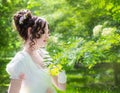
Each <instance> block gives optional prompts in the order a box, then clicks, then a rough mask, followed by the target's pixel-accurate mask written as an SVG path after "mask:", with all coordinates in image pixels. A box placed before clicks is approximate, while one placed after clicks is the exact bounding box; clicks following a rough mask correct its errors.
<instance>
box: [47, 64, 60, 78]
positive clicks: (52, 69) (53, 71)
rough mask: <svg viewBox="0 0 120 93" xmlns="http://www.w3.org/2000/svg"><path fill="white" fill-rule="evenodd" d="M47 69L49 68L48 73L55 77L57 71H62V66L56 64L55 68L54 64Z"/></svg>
mask: <svg viewBox="0 0 120 93" xmlns="http://www.w3.org/2000/svg"><path fill="white" fill-rule="evenodd" d="M48 68H49V73H50V74H51V75H52V76H57V75H58V73H59V71H61V70H62V65H60V64H58V65H56V66H55V65H54V64H51V65H50V66H49V67H48Z"/></svg>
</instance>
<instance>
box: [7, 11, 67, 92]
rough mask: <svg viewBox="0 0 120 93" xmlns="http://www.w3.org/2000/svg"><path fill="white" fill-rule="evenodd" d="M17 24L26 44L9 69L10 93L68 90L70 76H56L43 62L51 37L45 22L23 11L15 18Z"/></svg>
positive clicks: (60, 74) (61, 74)
mask: <svg viewBox="0 0 120 93" xmlns="http://www.w3.org/2000/svg"><path fill="white" fill-rule="evenodd" d="M14 23H15V26H16V29H17V31H18V33H19V35H20V36H21V37H22V38H23V40H24V41H25V43H24V47H23V50H21V51H19V52H18V53H16V55H15V56H14V58H13V59H12V60H11V61H10V63H8V65H7V68H6V70H7V72H8V74H9V75H10V78H11V82H10V86H9V89H8V93H56V91H55V88H54V87H53V85H54V86H56V87H57V88H58V89H60V90H65V89H66V75H65V73H64V72H60V73H59V74H58V75H57V76H52V75H51V74H50V73H48V71H47V67H46V66H45V62H43V57H42V56H41V55H42V54H41V53H42V52H39V51H38V50H39V49H40V47H45V45H46V42H47V40H48V37H49V28H48V23H47V21H46V20H45V19H43V18H40V17H37V16H33V15H32V14H31V12H30V11H29V10H20V11H18V12H17V13H16V14H15V15H14Z"/></svg>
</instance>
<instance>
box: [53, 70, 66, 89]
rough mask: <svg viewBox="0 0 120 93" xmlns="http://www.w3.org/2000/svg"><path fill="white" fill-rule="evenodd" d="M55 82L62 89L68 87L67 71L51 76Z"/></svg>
mask: <svg viewBox="0 0 120 93" xmlns="http://www.w3.org/2000/svg"><path fill="white" fill-rule="evenodd" d="M51 77H52V82H53V84H54V85H55V86H56V87H57V88H58V89H60V90H65V89H66V81H67V79H66V74H65V71H62V72H60V73H59V74H58V75H57V76H51Z"/></svg>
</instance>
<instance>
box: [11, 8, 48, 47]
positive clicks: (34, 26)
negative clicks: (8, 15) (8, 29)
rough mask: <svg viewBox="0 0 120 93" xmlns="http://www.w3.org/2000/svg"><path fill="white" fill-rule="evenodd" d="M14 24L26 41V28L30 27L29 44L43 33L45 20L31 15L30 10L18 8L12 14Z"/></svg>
mask: <svg viewBox="0 0 120 93" xmlns="http://www.w3.org/2000/svg"><path fill="white" fill-rule="evenodd" d="M13 19H14V24H15V27H16V30H17V31H18V33H19V35H20V36H21V37H22V38H23V39H24V40H25V41H26V40H27V39H28V28H29V27H31V31H30V33H31V35H30V40H31V42H30V46H31V47H32V46H33V45H34V44H35V42H34V39H38V38H40V37H41V35H42V34H44V33H45V27H46V24H47V21H46V20H45V19H43V18H40V17H37V16H33V15H32V13H31V11H30V10H20V11H18V12H17V13H16V14H14V16H13Z"/></svg>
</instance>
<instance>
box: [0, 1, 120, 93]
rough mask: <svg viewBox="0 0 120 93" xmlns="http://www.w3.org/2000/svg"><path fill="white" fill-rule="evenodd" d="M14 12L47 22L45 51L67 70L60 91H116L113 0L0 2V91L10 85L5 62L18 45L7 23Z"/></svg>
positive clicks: (119, 76) (118, 60) (119, 67)
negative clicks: (27, 12) (64, 85)
mask: <svg viewBox="0 0 120 93" xmlns="http://www.w3.org/2000/svg"><path fill="white" fill-rule="evenodd" d="M20 9H29V10H31V11H32V13H33V15H37V16H40V17H44V18H45V19H47V21H48V22H49V25H50V32H51V36H50V38H49V41H48V44H47V47H46V49H47V50H48V51H49V54H50V56H51V57H52V59H53V62H54V63H57V64H61V65H62V66H63V68H64V69H65V70H66V72H67V77H68V81H67V90H66V91H65V92H64V93H119V92H120V90H119V88H120V1H119V0H0V66H1V67H0V73H1V74H0V92H1V93H5V92H4V91H5V90H6V88H7V87H8V85H9V81H10V80H9V76H8V74H7V73H6V71H5V67H6V64H7V63H8V62H9V61H10V60H11V58H12V57H13V56H14V55H15V53H16V52H18V51H19V50H20V49H22V47H21V45H23V41H22V39H21V38H20V37H19V36H18V34H17V31H16V30H15V28H14V25H13V20H12V17H13V15H14V13H16V11H18V10H20ZM58 92H60V93H62V92H61V91H59V90H58Z"/></svg>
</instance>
